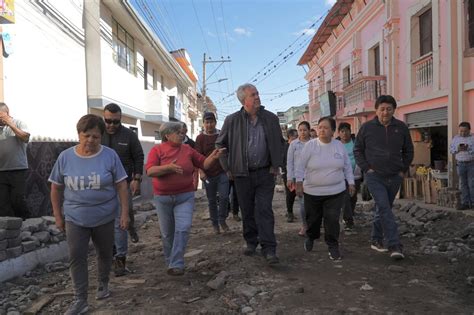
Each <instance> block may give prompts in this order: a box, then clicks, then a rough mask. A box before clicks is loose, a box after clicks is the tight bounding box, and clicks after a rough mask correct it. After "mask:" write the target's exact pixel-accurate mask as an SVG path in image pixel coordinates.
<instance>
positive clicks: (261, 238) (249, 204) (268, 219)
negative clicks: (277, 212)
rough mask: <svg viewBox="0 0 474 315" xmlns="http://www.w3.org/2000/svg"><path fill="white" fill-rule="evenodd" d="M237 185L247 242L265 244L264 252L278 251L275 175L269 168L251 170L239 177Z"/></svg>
mask: <svg viewBox="0 0 474 315" xmlns="http://www.w3.org/2000/svg"><path fill="white" fill-rule="evenodd" d="M234 182H235V187H237V196H238V198H239V204H240V209H241V210H242V226H243V235H244V239H245V241H246V242H247V245H248V246H250V247H254V248H256V247H257V246H258V244H259V243H260V245H261V246H262V253H263V254H264V255H265V256H266V255H268V254H273V255H274V254H275V251H276V245H277V244H276V239H275V232H274V227H275V217H274V215H273V208H272V201H273V193H274V189H275V176H274V175H273V174H270V169H269V168H268V167H266V168H262V169H259V170H257V171H251V172H249V176H245V177H235V179H234Z"/></svg>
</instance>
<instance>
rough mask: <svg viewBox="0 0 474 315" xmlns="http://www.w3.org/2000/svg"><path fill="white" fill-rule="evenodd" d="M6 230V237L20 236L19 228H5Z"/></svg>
mask: <svg viewBox="0 0 474 315" xmlns="http://www.w3.org/2000/svg"><path fill="white" fill-rule="evenodd" d="M6 231H7V234H6V236H7V237H6V238H8V239H10V238H17V237H18V236H20V233H21V230H20V229H18V230H6Z"/></svg>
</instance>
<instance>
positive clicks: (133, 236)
mask: <svg viewBox="0 0 474 315" xmlns="http://www.w3.org/2000/svg"><path fill="white" fill-rule="evenodd" d="M129 234H130V240H131V241H132V243H138V241H140V238H139V237H138V234H137V231H135V230H130V233H129Z"/></svg>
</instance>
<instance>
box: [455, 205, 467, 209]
mask: <svg viewBox="0 0 474 315" xmlns="http://www.w3.org/2000/svg"><path fill="white" fill-rule="evenodd" d="M468 209H469V206H468V205H461V206H460V207H458V208H457V210H468Z"/></svg>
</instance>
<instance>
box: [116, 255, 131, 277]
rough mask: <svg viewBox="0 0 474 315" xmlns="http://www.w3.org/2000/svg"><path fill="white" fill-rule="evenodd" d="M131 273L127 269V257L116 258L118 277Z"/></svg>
mask: <svg viewBox="0 0 474 315" xmlns="http://www.w3.org/2000/svg"><path fill="white" fill-rule="evenodd" d="M130 272H131V271H130V269H128V268H127V257H115V261H114V273H115V276H116V277H122V276H125V275H126V274H129V273H130Z"/></svg>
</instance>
